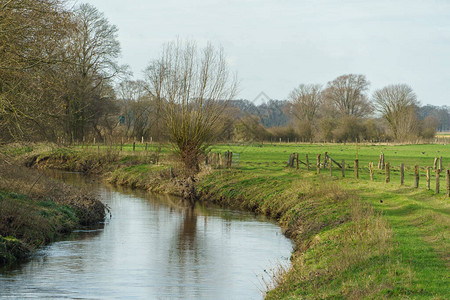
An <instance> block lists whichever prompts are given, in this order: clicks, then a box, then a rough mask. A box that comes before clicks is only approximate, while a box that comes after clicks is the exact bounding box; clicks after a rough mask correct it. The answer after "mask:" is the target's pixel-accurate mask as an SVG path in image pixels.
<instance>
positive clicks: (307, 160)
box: [306, 153, 309, 171]
mask: <svg viewBox="0 0 450 300" xmlns="http://www.w3.org/2000/svg"><path fill="white" fill-rule="evenodd" d="M306 168H308V171H309V158H308V153H306Z"/></svg>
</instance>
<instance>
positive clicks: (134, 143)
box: [133, 142, 136, 152]
mask: <svg viewBox="0 0 450 300" xmlns="http://www.w3.org/2000/svg"><path fill="white" fill-rule="evenodd" d="M135 150H136V142H133V152H134V151H135Z"/></svg>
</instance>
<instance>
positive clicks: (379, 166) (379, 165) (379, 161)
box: [378, 154, 381, 170]
mask: <svg viewBox="0 0 450 300" xmlns="http://www.w3.org/2000/svg"><path fill="white" fill-rule="evenodd" d="M378 170H381V154H380V157H379V158H378Z"/></svg>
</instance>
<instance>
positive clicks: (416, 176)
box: [414, 166, 419, 189]
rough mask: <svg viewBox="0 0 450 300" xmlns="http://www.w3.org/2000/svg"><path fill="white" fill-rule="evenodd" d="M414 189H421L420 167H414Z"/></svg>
mask: <svg viewBox="0 0 450 300" xmlns="http://www.w3.org/2000/svg"><path fill="white" fill-rule="evenodd" d="M414 187H415V188H416V189H417V188H418V187H419V166H414Z"/></svg>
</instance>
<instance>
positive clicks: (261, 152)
mask: <svg viewBox="0 0 450 300" xmlns="http://www.w3.org/2000/svg"><path fill="white" fill-rule="evenodd" d="M226 150H230V151H232V152H233V153H239V160H240V163H239V166H237V167H234V168H233V170H232V171H227V170H222V171H221V170H218V171H216V173H215V174H214V175H213V176H210V177H209V179H208V180H209V182H208V180H207V184H206V185H207V188H210V189H216V191H217V193H219V194H221V195H222V196H224V197H229V198H238V199H247V201H248V202H249V203H250V204H246V205H247V206H249V207H258V208H257V211H260V212H262V213H267V211H270V214H272V215H275V217H277V218H278V217H280V219H281V220H282V219H283V218H289V214H290V212H289V211H290V210H295V211H297V207H299V206H300V207H301V208H299V209H298V212H297V213H298V214H299V215H302V214H303V213H304V210H305V209H306V207H305V206H304V205H305V204H303V201H304V200H301V199H302V197H300V198H299V199H300V200H295V199H297V196H296V195H297V194H299V195H303V194H305V195H308V192H304V190H305V188H304V187H303V188H302V186H305V185H306V186H307V188H306V190H307V191H308V190H311V189H313V190H314V189H318V190H321V189H325V190H326V189H331V190H336V191H337V192H335V193H336V194H339V193H340V192H339V191H342V190H344V191H348V192H349V193H350V194H349V195H355V196H356V197H357V198H358V199H359V201H360V202H361V203H363V204H367V205H370V207H372V208H374V214H373V215H371V216H366V217H365V219H367V220H375V219H376V217H374V216H377V215H379V216H381V219H382V220H383V222H386V226H385V227H382V228H378V229H376V228H375V227H376V226H377V225H376V224H378V223H380V222H381V221H376V222H375V223H374V224H375V225H372V226H374V228H375V229H373V230H372V229H370V228H366V229H365V230H363V229H361V228H360V227H359V226H360V225H358V230H360V232H359V233H358V230H357V229H352V231H351V232H349V231H347V229H346V228H347V227H348V226H350V227H351V226H353V225H352V224H355V223H356V221H354V220H350V221H349V220H344V219H342V215H343V214H345V213H348V212H349V211H350V210H352V209H351V208H350V207H348V206H345V207H344V208H342V207H341V206H340V205H337V204H336V202H332V204H331V203H329V202H327V201H326V200H325V202H322V201H318V202H317V203H315V204H314V206H313V208H310V209H313V211H314V214H315V215H316V219H315V220H312V221H313V222H317V223H320V224H322V225H320V226H322V227H323V228H322V229H321V231H320V232H315V233H314V234H316V235H315V237H314V235H313V236H312V238H311V237H305V238H310V239H311V240H310V241H309V243H314V240H315V239H317V240H320V241H321V242H319V243H318V244H317V245H315V246H313V247H311V248H308V249H307V250H306V251H305V252H302V253H301V254H300V253H297V254H295V255H296V256H300V257H302V259H294V260H293V268H292V269H291V270H290V271H289V272H288V273H287V275H286V276H285V277H283V279H280V280H279V282H278V283H279V285H278V287H277V288H276V289H275V290H273V291H271V292H270V293H269V294H268V298H271V299H279V298H286V299H296V298H297V297H305V298H335V297H337V298H366V297H368V298H379V297H380V298H384V297H390V298H425V299H427V298H428V299H430V298H431V299H448V298H449V297H450V288H449V287H450V269H449V267H450V250H449V249H450V242H449V239H450V198H447V197H446V195H445V193H446V187H445V175H444V172H442V174H441V176H440V178H441V190H440V194H439V195H436V194H435V192H434V187H435V185H434V184H435V183H434V182H435V181H434V171H433V173H432V181H431V190H429V191H428V190H427V189H426V179H425V169H424V168H425V167H428V166H430V167H431V166H433V163H434V158H435V157H440V156H442V160H443V167H444V169H448V168H450V145H433V144H426V145H356V144H347V145H343V144H323V145H321V144H269V145H247V146H237V145H215V146H213V147H212V148H211V151H217V152H224V151H226ZM325 151H326V152H328V154H329V155H330V156H331V157H332V158H333V159H335V160H336V161H338V162H341V161H342V160H345V161H346V164H350V166H351V168H349V169H347V171H346V177H345V178H342V174H341V170H340V169H338V167H336V166H334V165H333V170H332V176H330V171H329V169H325V170H324V169H322V170H321V173H320V175H317V174H316V166H315V164H316V156H317V154H322V157H323V153H324V152H325ZM294 152H295V153H299V158H300V160H303V161H305V159H304V157H305V154H308V155H309V158H310V163H312V164H313V166H312V167H311V170H310V171H307V169H306V166H304V165H302V164H300V169H299V170H296V169H289V168H286V167H285V165H286V162H287V160H288V157H289V154H290V153H294ZM381 152H383V153H384V154H385V161H386V162H389V163H390V165H391V166H392V167H391V168H392V170H391V181H390V182H389V183H385V171H384V170H378V169H377V162H378V158H379V155H380V153H381ZM356 157H357V158H358V160H359V165H360V172H359V173H360V177H359V179H355V177H354V169H353V165H354V163H353V161H354V160H355V158H356ZM369 162H374V165H375V174H374V179H375V180H374V181H373V182H372V181H370V180H369V169H368V165H369ZM401 163H404V164H405V167H406V172H405V184H404V185H403V186H401V185H400V172H399V167H400V164H401ZM415 165H419V166H420V167H421V170H420V173H421V177H420V182H419V188H418V189H416V188H414V187H413V182H414V176H413V174H414V166H415ZM227 172H231V173H227ZM311 186H312V187H313V188H311ZM298 189H300V190H298ZM289 191H291V192H289ZM292 191H295V192H292ZM333 193H334V192H333ZM252 197H253V198H254V200H252V199H251V198H252ZM291 197H294V200H292V199H291ZM310 197H312V198H317V199H320V198H321V197H323V195H322V194H320V193H319V195H317V196H315V194H313V195H311V196H310ZM348 197H351V196H348ZM306 198H308V197H306ZM325 198H326V199H328V198H331V199H332V196H326V197H325ZM323 203H326V204H323ZM330 205H331V207H333V209H332V210H331V211H330V210H329V206H330ZM285 206H287V207H288V208H283V207H285ZM285 210H286V211H287V212H286V211H285ZM273 211H275V213H274V212H273ZM324 212H325V213H324ZM297 213H296V214H297ZM322 214H323V215H325V216H328V218H331V219H341V221H340V222H342V224H341V225H339V226H336V227H333V226H332V225H330V224H332V223H329V222H328V221H326V220H327V218H326V217H324V216H321V215H322ZM286 216H287V217H286ZM302 218H307V217H305V216H303V217H302ZM352 218H353V217H352ZM356 219H358V218H356ZM347 222H348V223H347ZM358 222H360V221H358ZM367 222H368V221H367ZM367 222H363V224H366V223H367ZM281 223H282V224H283V222H282V221H281ZM285 227H286V225H285ZM287 227H289V226H287ZM293 230H295V229H293ZM302 230H303V229H302ZM381 231H386V232H388V231H389V232H391V236H390V237H389V238H387V237H386V238H382V239H381V238H379V239H376V240H375V241H373V242H369V241H370V238H365V239H364V240H358V238H357V236H369V237H371V236H377V235H379V234H380V232H381ZM349 235H350V237H349ZM294 236H295V235H294ZM335 239H338V240H341V241H346V240H347V241H348V242H349V243H351V244H353V246H350V247H349V246H348V245H347V244H345V243H344V244H342V243H339V242H334V241H335ZM296 243H300V244H301V242H298V241H297V242H296ZM330 243H331V244H330ZM330 245H332V246H330ZM297 247H298V248H302V247H301V246H298V245H297ZM360 248H362V249H365V250H364V251H360V250H358V249H360ZM378 248H380V249H381V248H382V249H384V250H383V251H381V250H380V249H378ZM336 249H340V250H339V251H338V253H336V251H337V250H336ZM358 251H360V252H358ZM343 253H346V254H343ZM352 253H353V254H352ZM355 256H361V258H354V257H355ZM365 256H366V257H365ZM348 257H353V258H351V261H352V263H349V264H348V265H345V264H343V263H342V261H345V260H347V259H349V258H348ZM364 257H365V258H364ZM330 270H333V271H330ZM310 274H316V276H317V278H316V277H314V276H313V277H311V276H310ZM327 274H328V275H327Z"/></svg>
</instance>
